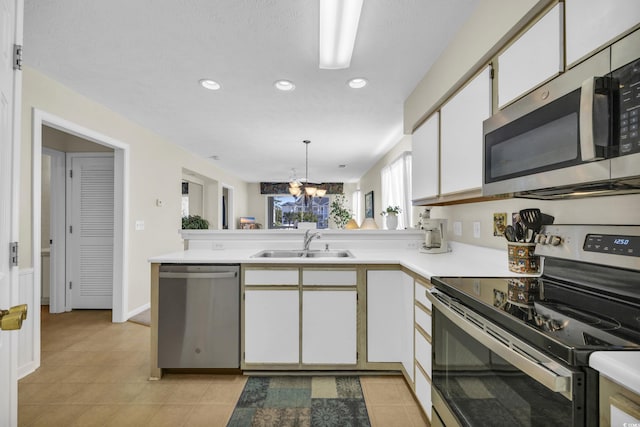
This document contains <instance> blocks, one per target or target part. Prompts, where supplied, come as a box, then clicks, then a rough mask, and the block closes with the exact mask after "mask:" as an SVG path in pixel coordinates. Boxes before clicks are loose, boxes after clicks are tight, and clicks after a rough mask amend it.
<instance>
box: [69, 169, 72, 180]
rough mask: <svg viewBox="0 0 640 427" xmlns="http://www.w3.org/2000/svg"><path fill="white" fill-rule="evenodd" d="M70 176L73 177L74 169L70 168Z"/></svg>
mask: <svg viewBox="0 0 640 427" xmlns="http://www.w3.org/2000/svg"><path fill="white" fill-rule="evenodd" d="M69 178H73V169H69Z"/></svg>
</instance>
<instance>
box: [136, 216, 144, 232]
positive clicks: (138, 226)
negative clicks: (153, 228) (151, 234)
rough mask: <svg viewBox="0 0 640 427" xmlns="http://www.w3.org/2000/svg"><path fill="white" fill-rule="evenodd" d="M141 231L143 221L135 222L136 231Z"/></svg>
mask: <svg viewBox="0 0 640 427" xmlns="http://www.w3.org/2000/svg"><path fill="white" fill-rule="evenodd" d="M142 230H144V221H143V220H140V219H139V220H137V221H136V231H142Z"/></svg>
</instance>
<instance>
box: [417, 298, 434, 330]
mask: <svg viewBox="0 0 640 427" xmlns="http://www.w3.org/2000/svg"><path fill="white" fill-rule="evenodd" d="M416 323H417V324H418V325H420V327H421V328H422V329H424V331H425V332H426V333H428V334H429V336H431V315H430V314H429V313H427V312H426V311H424V310H423V309H422V308H421V307H420V306H418V305H416Z"/></svg>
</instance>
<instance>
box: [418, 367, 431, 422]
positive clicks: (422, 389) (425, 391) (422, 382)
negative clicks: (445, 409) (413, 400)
mask: <svg viewBox="0 0 640 427" xmlns="http://www.w3.org/2000/svg"><path fill="white" fill-rule="evenodd" d="M416 396H417V397H418V402H420V406H422V410H423V411H424V413H425V414H427V418H429V421H431V383H430V382H429V381H428V380H427V377H425V375H424V373H423V372H422V371H421V370H420V369H416Z"/></svg>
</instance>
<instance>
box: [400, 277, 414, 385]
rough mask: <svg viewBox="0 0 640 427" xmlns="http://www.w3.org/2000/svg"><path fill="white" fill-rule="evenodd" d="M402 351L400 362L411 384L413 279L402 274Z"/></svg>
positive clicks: (412, 367)
mask: <svg viewBox="0 0 640 427" xmlns="http://www.w3.org/2000/svg"><path fill="white" fill-rule="evenodd" d="M402 306H403V310H402V325H401V328H402V329H401V332H400V334H401V335H402V351H401V360H400V361H401V362H402V366H403V367H404V370H405V371H406V373H407V375H408V376H409V379H410V380H411V382H413V381H414V380H415V374H414V372H413V371H414V363H413V344H414V337H413V335H414V326H413V325H414V307H415V306H414V304H413V277H411V276H409V275H408V274H406V273H402Z"/></svg>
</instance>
